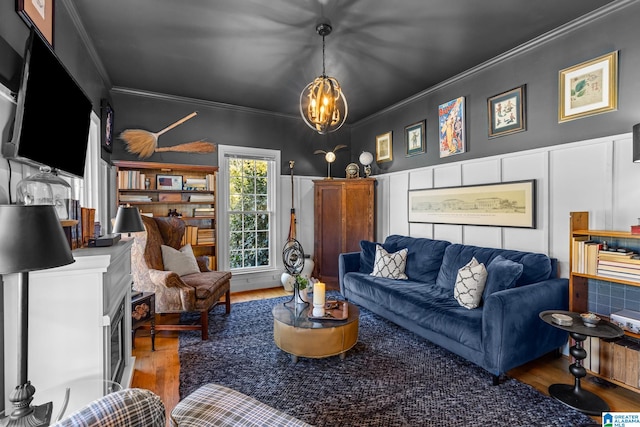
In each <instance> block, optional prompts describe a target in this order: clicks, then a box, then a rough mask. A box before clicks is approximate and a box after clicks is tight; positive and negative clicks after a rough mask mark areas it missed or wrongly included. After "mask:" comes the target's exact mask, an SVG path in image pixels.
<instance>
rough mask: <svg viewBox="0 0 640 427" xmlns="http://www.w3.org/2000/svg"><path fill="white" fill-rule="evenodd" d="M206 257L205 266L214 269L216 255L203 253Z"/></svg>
mask: <svg viewBox="0 0 640 427" xmlns="http://www.w3.org/2000/svg"><path fill="white" fill-rule="evenodd" d="M204 256H205V257H206V258H207V267H208V268H209V270H211V271H215V270H216V257H215V255H204Z"/></svg>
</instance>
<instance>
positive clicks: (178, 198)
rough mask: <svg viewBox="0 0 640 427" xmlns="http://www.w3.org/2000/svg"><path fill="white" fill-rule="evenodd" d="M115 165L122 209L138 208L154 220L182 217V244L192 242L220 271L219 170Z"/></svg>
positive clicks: (170, 165) (171, 165) (132, 163)
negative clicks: (217, 193) (218, 261)
mask: <svg viewBox="0 0 640 427" xmlns="http://www.w3.org/2000/svg"><path fill="white" fill-rule="evenodd" d="M114 165H115V167H116V175H117V178H116V179H117V183H116V184H117V192H116V197H117V200H116V202H117V204H118V206H119V205H130V206H137V207H138V208H139V209H140V212H141V213H142V214H143V215H149V216H154V217H166V216H169V215H176V216H180V217H181V218H182V219H183V220H184V221H185V223H186V225H187V229H186V230H185V236H184V238H183V242H182V243H183V244H186V243H190V244H191V246H192V247H193V251H194V253H195V255H196V256H202V255H205V256H207V257H208V258H209V268H210V269H211V270H216V269H217V262H216V255H217V247H216V239H217V221H216V210H215V209H216V199H215V193H216V178H217V172H218V167H216V166H206V165H186V164H177V163H157V162H140V161H126V160H120V161H114Z"/></svg>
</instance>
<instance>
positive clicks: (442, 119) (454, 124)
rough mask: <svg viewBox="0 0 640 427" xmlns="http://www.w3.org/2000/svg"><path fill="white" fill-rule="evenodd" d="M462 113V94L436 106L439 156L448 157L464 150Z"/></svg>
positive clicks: (463, 120)
mask: <svg viewBox="0 0 640 427" xmlns="http://www.w3.org/2000/svg"><path fill="white" fill-rule="evenodd" d="M464 114H465V111H464V96H461V97H460V98H456V99H452V100H451V101H449V102H445V103H444V104H441V105H440V106H439V107H438V126H439V128H440V157H448V156H453V155H455V154H460V153H464V152H465V150H466V142H465V119H464Z"/></svg>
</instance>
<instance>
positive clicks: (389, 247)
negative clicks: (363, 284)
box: [359, 240, 396, 274]
mask: <svg viewBox="0 0 640 427" xmlns="http://www.w3.org/2000/svg"><path fill="white" fill-rule="evenodd" d="M377 245H382V247H383V248H384V249H385V250H386V251H387V252H395V251H396V245H395V243H376V242H370V241H368V240H361V241H360V249H361V251H360V270H359V271H360V273H366V274H369V273H371V272H372V271H373V262H374V261H375V259H376V246H377Z"/></svg>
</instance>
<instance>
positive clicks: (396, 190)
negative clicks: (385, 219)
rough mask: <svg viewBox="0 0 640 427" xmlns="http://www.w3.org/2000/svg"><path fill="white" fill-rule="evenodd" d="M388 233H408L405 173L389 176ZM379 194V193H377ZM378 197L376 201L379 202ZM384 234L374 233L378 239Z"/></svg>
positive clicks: (407, 179) (407, 187)
mask: <svg viewBox="0 0 640 427" xmlns="http://www.w3.org/2000/svg"><path fill="white" fill-rule="evenodd" d="M388 181H389V207H390V209H389V211H388V212H389V233H388V234H402V235H407V234H409V221H408V219H409V201H408V190H409V176H407V174H406V173H403V174H393V175H390V176H389V180H388ZM378 194H379V193H378ZM380 200H381V199H380V198H378V203H380ZM385 237H386V236H384V235H379V234H376V238H377V239H378V240H382V239H384V238H385Z"/></svg>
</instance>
